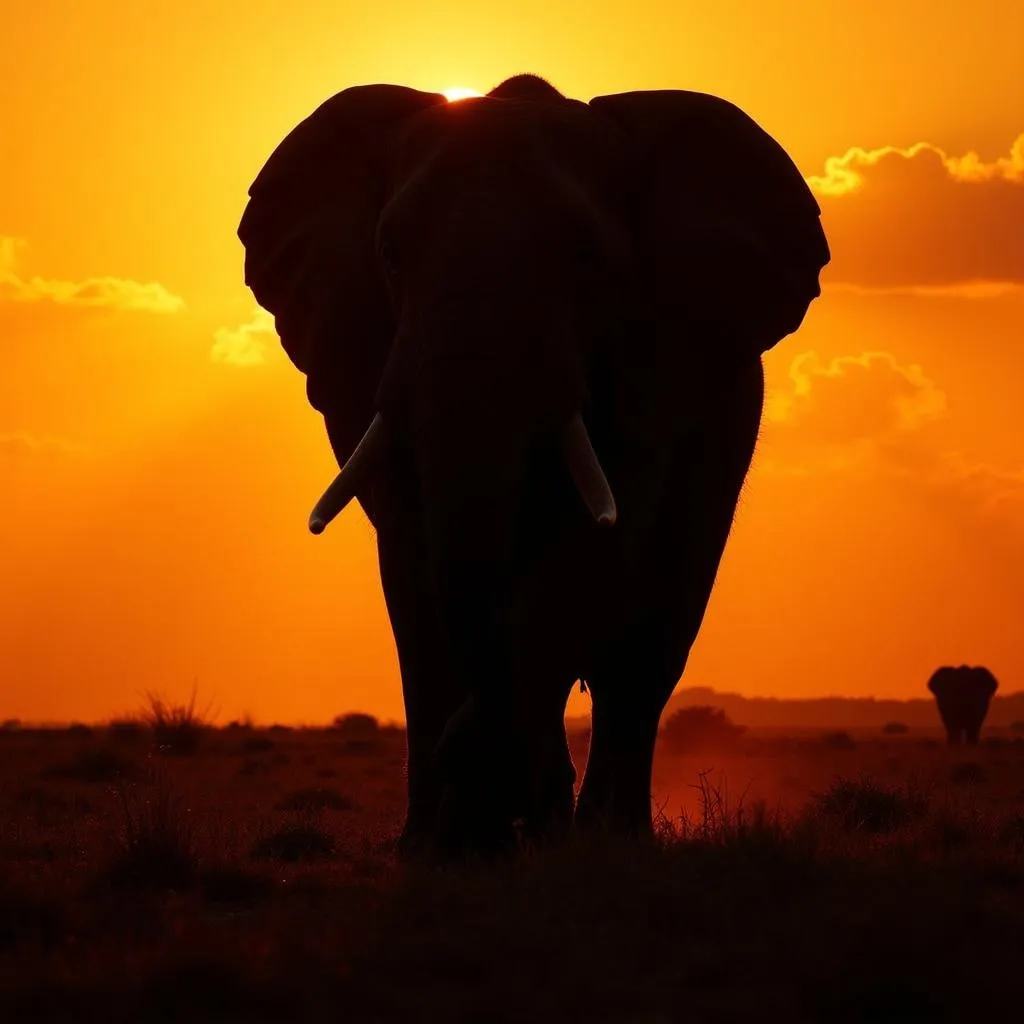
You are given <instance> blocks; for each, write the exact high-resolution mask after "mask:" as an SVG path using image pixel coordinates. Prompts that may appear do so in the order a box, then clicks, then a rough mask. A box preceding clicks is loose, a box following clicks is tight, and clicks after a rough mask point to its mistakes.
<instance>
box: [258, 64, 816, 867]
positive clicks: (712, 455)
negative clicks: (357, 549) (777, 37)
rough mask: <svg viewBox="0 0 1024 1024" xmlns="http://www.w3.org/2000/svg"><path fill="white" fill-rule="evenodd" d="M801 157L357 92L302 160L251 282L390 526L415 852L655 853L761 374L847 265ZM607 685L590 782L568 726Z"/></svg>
mask: <svg viewBox="0 0 1024 1024" xmlns="http://www.w3.org/2000/svg"><path fill="white" fill-rule="evenodd" d="M820 213H821V211H820V209H819V207H818V204H817V202H816V201H815V199H814V197H813V195H812V193H811V191H810V190H809V188H808V187H807V184H806V183H805V181H804V179H803V177H802V176H801V174H800V173H799V171H798V170H797V168H796V166H795V165H794V163H793V162H792V160H791V159H790V158H789V156H788V155H787V154H786V152H785V151H784V150H783V148H782V147H781V146H780V145H779V144H778V143H777V142H776V141H775V140H774V139H773V138H772V137H771V136H770V135H769V134H768V133H767V132H765V131H764V130H763V129H762V128H761V127H760V126H759V125H758V124H757V123H756V122H755V121H754V120H753V119H751V118H750V117H749V116H748V115H746V114H745V113H743V112H742V111H741V110H739V109H738V108H737V107H736V106H734V105H733V104H731V103H729V102H728V101H726V100H724V99H721V98H718V97H714V96H711V95H707V94H703V93H698V92H688V91H683V90H657V91H648V92H626V93H620V94H615V95H606V96H599V97H597V98H594V99H592V100H590V101H589V102H582V101H579V100H575V99H571V98H568V97H566V96H564V95H563V94H562V93H561V92H559V91H558V90H557V89H555V88H554V87H553V86H552V85H550V84H549V83H548V82H547V81H545V80H544V79H542V78H540V77H538V76H535V75H516V76H514V77H512V78H510V79H507V80H505V81H504V82H502V83H501V84H500V85H499V86H497V87H496V88H495V89H493V90H492V91H491V92H490V93H488V94H487V95H486V96H481V97H477V98H471V99H463V100H459V101H457V102H448V101H447V100H446V98H445V97H444V96H443V95H441V94H435V93H429V92H423V91H418V90H414V89H411V88H408V87H404V86H399V85H386V84H380V85H362V86H353V87H351V88H347V89H345V90H343V91H341V92H339V93H338V94H336V95H335V96H333V97H332V98H331V99H329V100H327V101H326V102H325V103H323V104H322V105H321V106H320V107H318V108H317V109H316V110H315V111H314V112H313V113H312V114H311V115H309V116H308V117H307V118H306V119H305V120H304V121H302V122H301V123H300V124H299V125H298V126H297V127H296V128H295V129H294V130H293V131H292V132H291V133H290V134H289V135H288V136H286V138H285V139H284V140H283V141H282V142H281V143H280V144H279V146H278V147H277V148H276V149H275V150H274V152H273V153H272V154H271V156H270V157H269V158H268V160H267V161H266V164H265V165H264V167H263V168H262V170H261V171H260V172H259V174H258V176H257V177H256V178H255V180H254V181H253V184H252V186H251V187H250V189H249V199H248V203H247V205H246V207H245V210H244V213H243V215H242V219H241V222H240V224H239V228H238V236H239V238H240V240H241V242H242V244H243V247H244V250H245V282H246V284H247V285H248V286H249V288H250V289H251V291H252V293H253V295H254V296H255V298H256V300H257V302H259V304H260V305H261V306H263V307H264V308H265V309H267V310H268V311H269V312H271V313H272V314H273V316H274V318H275V326H276V329H277V332H278V334H279V336H280V339H281V343H282V345H283V347H284V350H285V352H286V353H287V355H288V357H289V358H290V359H291V361H292V362H293V363H294V365H295V366H296V367H297V368H298V369H299V370H300V371H301V372H302V373H304V374H305V376H306V393H307V397H308V400H309V402H310V404H311V405H312V406H313V408H314V409H316V410H317V411H319V412H320V413H321V414H322V415H323V418H324V423H325V427H326V432H327V436H328V439H329V441H330V444H331V447H332V449H333V452H334V454H335V456H336V458H337V460H338V464H339V467H340V472H339V473H338V475H337V477H336V479H335V480H334V482H333V483H331V485H330V486H329V487H328V488H327V490H326V491H325V492H324V495H323V497H322V498H321V500H320V501H319V502H318V503H317V504H316V506H315V507H314V510H313V512H312V515H311V516H310V520H309V528H310V530H311V531H312V532H314V533H319V532H320V531H322V530H323V529H324V528H325V527H326V525H327V524H328V523H329V522H330V521H331V519H332V518H333V517H334V516H336V515H337V514H338V513H340V511H341V510H342V509H343V508H344V507H345V506H346V504H347V503H349V502H350V501H352V500H353V499H355V500H357V501H358V503H359V504H360V505H361V507H362V508H363V510H364V512H365V513H366V515H367V517H368V519H369V521H370V523H371V525H372V527H373V528H374V531H375V535H376V542H377V551H378V561H379V568H380V574H381V582H382V587H383V591H384V598H385V604H386V607H387V611H388V615H389V618H390V622H391V625H392V629H393V632H394V637H395V643H396V648H397V652H398V662H399V669H400V673H401V680H402V690H403V699H404V705H405V711H406V724H407V743H408V754H407V768H408V808H407V814H406V819H405V824H404V827H403V829H402V832H401V836H400V838H399V843H398V845H399V851H400V852H401V853H402V854H407V855H416V854H419V853H427V854H432V855H437V856H439V857H442V858H445V857H463V856H467V855H474V856H475V855H486V854H490V853H495V854H500V853H501V852H508V851H510V850H512V851H514V850H515V849H518V848H520V847H521V845H522V843H523V842H524V841H533V840H535V841H538V842H539V841H543V840H546V839H550V838H552V837H557V836H561V835H564V834H566V832H567V831H568V830H569V829H571V828H574V827H578V828H580V829H587V828H596V829H606V830H610V831H612V832H614V833H619V834H625V835H629V836H645V835H650V834H651V831H652V826H651V804H650V786H651V771H652V762H653V756H654V746H655V739H656V736H657V732H658V723H659V720H660V716H661V713H662V710H663V708H664V706H665V703H666V701H667V700H668V698H669V696H670V695H671V693H672V691H673V689H674V688H675V686H676V684H677V682H678V680H679V679H680V677H681V675H682V672H683V669H684V666H685V664H686V661H687V658H688V655H689V651H690V647H691V645H692V644H693V642H694V639H695V638H696V636H697V633H698V630H699V628H700V625H701V622H702V620H703V617H704V613H705V608H706V605H707V603H708V600H709V597H710V594H711V590H712V586H713V584H714V581H715V577H716V575H717V571H718V565H719V561H720V558H721V556H722V553H723V549H724V546H725V544H726V538H727V536H728V534H729V533H730V530H731V528H732V521H733V517H734V513H735V509H736V505H737V501H738V499H739V496H740V491H741V488H742V487H743V484H744V480H745V478H746V475H747V471H748V468H749V466H750V463H751V459H752V457H753V453H754V448H755V444H756V441H757V437H758V432H759V425H760V421H761V414H762V406H763V402H764V371H763V367H762V355H763V353H764V352H766V351H767V350H769V349H770V348H772V347H773V346H774V345H775V344H776V343H777V342H779V341H780V340H781V339H782V338H784V337H786V336H787V335H789V334H792V333H793V332H794V331H796V330H797V329H798V327H799V326H800V325H801V323H802V321H803V319H804V317H805V315H806V312H807V310H808V308H809V307H810V304H811V303H812V302H813V300H814V299H815V298H817V297H818V296H819V295H820V293H821V289H820V283H819V273H820V271H821V270H822V268H823V267H824V266H825V265H826V264H827V263H828V262H829V260H830V252H829V247H828V243H827V240H826V236H825V233H824V230H823V228H822V225H821V219H820ZM577 682H578V683H579V684H580V686H581V687H583V688H588V689H589V690H590V693H591V699H592V714H593V727H592V734H591V745H590V751H589V755H588V759H587V765H586V771H585V775H584V778H583V780H582V784H581V786H580V788H579V793H578V797H577V795H576V782H577V774H576V769H575V766H574V764H573V761H572V758H571V756H570V753H569V750H568V745H567V742H566V736H565V728H564V713H565V707H566V702H567V700H568V697H569V695H570V693H571V692H572V689H573V687H574V686H575V685H576V683H577Z"/></svg>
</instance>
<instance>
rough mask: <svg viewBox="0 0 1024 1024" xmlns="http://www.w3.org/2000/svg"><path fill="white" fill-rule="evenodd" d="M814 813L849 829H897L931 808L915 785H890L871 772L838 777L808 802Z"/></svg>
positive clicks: (885, 830) (856, 830) (875, 830)
mask: <svg viewBox="0 0 1024 1024" xmlns="http://www.w3.org/2000/svg"><path fill="white" fill-rule="evenodd" d="M808 811H809V812H810V815H811V816H812V817H819V816H820V817H822V818H824V819H827V820H832V821H834V822H836V823H837V824H838V825H839V826H840V827H841V828H842V829H844V830H845V831H848V832H868V833H872V834H878V833H887V832H894V831H896V829H898V828H901V827H902V826H904V825H906V824H908V823H909V822H911V821H912V820H913V819H915V818H920V817H922V816H924V815H925V814H927V812H928V801H927V799H926V798H925V797H924V795H923V794H921V793H920V792H918V791H917V790H916V788H915V787H914V786H913V785H908V786H907V787H906V788H905V789H890V788H888V787H886V786H883V785H881V784H880V783H878V782H876V781H875V780H874V779H872V778H871V777H870V776H866V775H863V776H861V777H860V778H859V779H847V778H843V777H839V778H836V779H835V780H834V781H833V783H832V785H831V786H830V787H829V788H828V789H827V790H825V791H824V792H823V793H815V794H814V795H813V796H812V798H811V801H810V804H809V806H808Z"/></svg>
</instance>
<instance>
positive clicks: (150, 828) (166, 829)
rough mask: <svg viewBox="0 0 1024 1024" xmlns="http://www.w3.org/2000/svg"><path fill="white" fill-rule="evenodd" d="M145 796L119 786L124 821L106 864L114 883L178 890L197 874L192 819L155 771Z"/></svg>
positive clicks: (162, 777)
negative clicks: (110, 860) (110, 861)
mask: <svg viewBox="0 0 1024 1024" xmlns="http://www.w3.org/2000/svg"><path fill="white" fill-rule="evenodd" d="M152 782H153V785H152V786H151V787H148V788H147V791H146V793H145V794H144V795H141V796H140V794H139V792H138V790H136V789H134V788H132V789H128V788H127V787H125V786H119V787H118V796H119V798H120V801H121V811H122V814H123V825H122V829H121V836H120V849H119V850H118V853H117V856H116V857H115V859H114V862H113V864H112V865H111V868H110V872H109V874H110V879H111V881H112V882H114V883H115V884H117V885H124V886H130V887H137V888H142V889H183V888H187V887H188V886H190V885H191V884H192V883H193V882H194V881H195V877H196V872H197V870H198V862H197V859H196V854H195V845H194V834H193V828H192V819H191V818H190V817H189V813H188V810H187V809H185V808H183V807H182V805H181V803H180V801H179V800H177V799H176V797H175V796H174V793H173V792H172V790H171V786H170V783H169V780H168V779H167V777H166V776H165V775H163V774H162V773H161V772H159V771H157V772H155V773H154V774H153V776H152Z"/></svg>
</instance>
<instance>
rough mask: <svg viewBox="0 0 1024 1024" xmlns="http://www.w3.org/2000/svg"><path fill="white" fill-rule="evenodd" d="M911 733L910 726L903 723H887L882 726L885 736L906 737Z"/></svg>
mask: <svg viewBox="0 0 1024 1024" xmlns="http://www.w3.org/2000/svg"><path fill="white" fill-rule="evenodd" d="M908 732H910V726H909V725H906V724H905V723H903V722H886V723H885V725H883V726H882V735H883V736H906V735H907V733H908Z"/></svg>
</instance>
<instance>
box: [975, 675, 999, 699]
mask: <svg viewBox="0 0 1024 1024" xmlns="http://www.w3.org/2000/svg"><path fill="white" fill-rule="evenodd" d="M975 673H976V677H977V680H978V685H979V687H981V688H982V690H983V691H984V692H985V693H986V694H987V695H988V696H989V697H991V696H992V695H993V694H994V693H995V692H996V690H998V689H999V683H997V682H996V677H995V676H994V675H992V673H991V672H989V670H988V669H987V668H978V669H975Z"/></svg>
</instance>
